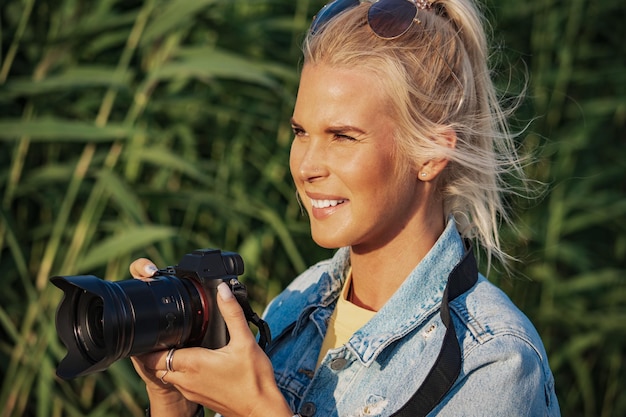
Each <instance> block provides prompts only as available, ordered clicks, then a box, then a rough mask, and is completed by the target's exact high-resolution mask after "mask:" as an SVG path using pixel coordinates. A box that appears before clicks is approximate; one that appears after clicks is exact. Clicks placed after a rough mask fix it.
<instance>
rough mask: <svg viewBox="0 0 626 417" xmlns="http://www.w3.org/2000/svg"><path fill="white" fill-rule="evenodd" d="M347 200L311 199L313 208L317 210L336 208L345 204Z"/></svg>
mask: <svg viewBox="0 0 626 417" xmlns="http://www.w3.org/2000/svg"><path fill="white" fill-rule="evenodd" d="M345 202H346V200H318V199H313V198H312V199H311V206H312V207H313V208H317V209H324V208H329V207H336V206H338V205H339V204H342V203H345Z"/></svg>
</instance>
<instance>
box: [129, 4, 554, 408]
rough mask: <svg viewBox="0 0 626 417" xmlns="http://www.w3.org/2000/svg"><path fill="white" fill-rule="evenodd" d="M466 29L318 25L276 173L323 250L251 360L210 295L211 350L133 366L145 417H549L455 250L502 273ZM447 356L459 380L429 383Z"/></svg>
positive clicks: (487, 106)
mask: <svg viewBox="0 0 626 417" xmlns="http://www.w3.org/2000/svg"><path fill="white" fill-rule="evenodd" d="M481 24H482V23H481V19H480V15H479V13H478V12H477V10H476V7H475V5H474V4H473V3H472V2H471V0H442V1H439V0H436V1H434V2H432V3H431V2H429V1H418V2H417V3H414V2H413V1H408V0H380V1H379V2H377V3H374V4H373V5H372V4H371V3H368V2H365V3H362V4H360V3H359V1H357V0H338V1H336V2H334V3H331V4H329V5H327V6H326V7H325V8H324V9H322V11H321V12H320V13H319V14H318V16H317V18H316V19H315V21H314V23H313V27H312V28H311V30H310V32H309V34H308V36H307V38H306V40H305V43H304V57H305V60H304V66H303V70H302V76H301V83H300V87H299V91H298V97H297V102H296V105H295V109H294V112H293V118H292V126H293V130H294V136H295V137H294V141H293V144H292V149H291V156H290V168H291V172H292V176H293V179H294V182H295V185H296V188H297V192H298V196H299V198H300V199H301V202H302V205H303V207H304V208H305V209H306V212H307V214H308V215H309V219H310V223H311V232H312V236H313V239H314V240H315V242H317V243H318V244H319V245H321V246H323V247H326V248H338V251H337V252H336V254H335V256H334V257H333V258H332V259H329V260H327V261H323V262H321V263H319V264H317V265H315V266H313V267H311V268H310V269H309V270H308V271H306V272H304V273H303V274H302V275H301V276H299V277H298V278H296V280H295V281H294V282H293V283H292V284H291V285H290V286H289V287H288V288H287V289H286V290H285V291H284V292H283V293H282V294H280V295H279V296H278V297H277V298H276V299H275V300H274V301H273V302H272V303H271V304H270V306H269V307H268V309H267V311H266V314H265V318H266V320H267V322H268V323H269V325H270V328H271V331H272V334H273V335H274V341H273V342H272V343H271V344H270V346H269V347H268V349H267V356H266V354H265V353H264V352H262V351H261V349H260V348H259V347H258V346H257V345H256V343H255V340H254V338H253V337H252V335H251V333H250V331H249V329H248V326H247V323H246V321H245V318H244V317H243V313H242V311H241V309H240V308H239V305H238V304H237V302H236V301H235V300H234V299H233V297H232V294H231V293H230V290H229V289H228V287H227V286H225V285H221V286H220V288H219V297H218V301H219V307H220V310H221V311H222V313H223V315H224V318H225V320H226V323H227V326H228V328H229V331H230V334H231V341H230V342H229V344H228V345H227V346H226V347H224V348H222V349H218V350H215V351H210V350H207V349H203V348H187V349H180V350H176V351H174V350H171V351H170V352H168V353H166V352H159V353H153V354H149V355H144V356H142V357H140V358H135V359H134V362H135V366H136V368H137V370H138V372H139V373H140V374H141V376H142V378H143V379H144V380H145V381H146V385H147V390H148V394H149V399H150V403H151V415H152V416H155V417H158V416H192V415H201V407H199V406H198V404H202V405H205V406H207V407H209V408H210V409H213V410H216V411H218V412H220V413H221V414H223V415H225V416H228V417H232V416H273V417H282V416H284V417H290V416H293V415H294V413H299V415H302V416H314V415H315V416H366V415H368V416H390V415H394V413H396V412H397V411H398V410H400V409H401V408H402V407H403V406H405V404H407V403H409V404H415V403H416V401H415V398H417V397H420V395H421V396H422V397H424V396H425V397H433V399H432V401H431V404H428V405H427V406H424V407H425V408H424V409H423V410H420V411H419V412H418V411H415V412H409V414H404V415H418V414H420V413H423V414H427V413H429V412H430V415H433V416H434V415H437V416H459V415H466V416H482V415H488V416H548V415H549V416H558V415H559V408H558V403H557V400H556V396H555V393H554V386H553V378H552V374H551V372H550V369H549V366H548V363H547V357H546V353H545V351H544V348H543V345H542V342H541V340H540V338H539V336H538V334H537V333H536V331H535V330H534V328H533V326H532V324H531V323H530V322H529V321H528V319H527V318H526V317H525V316H524V315H523V314H522V313H521V312H520V311H519V310H517V309H516V308H515V307H514V306H513V305H512V303H511V302H510V300H509V299H508V298H506V296H504V295H503V294H502V293H501V292H500V291H499V290H498V289H496V288H495V287H494V286H492V285H491V284H489V283H488V282H487V281H486V279H485V278H484V277H483V276H482V275H480V276H479V275H478V274H477V272H476V270H475V262H474V261H473V258H472V255H471V252H472V249H471V248H468V247H467V246H466V244H465V242H466V241H469V240H472V241H474V242H475V243H476V244H477V245H480V246H481V247H482V248H483V249H484V251H485V252H486V253H487V255H488V256H489V257H496V258H498V259H500V260H506V255H505V254H504V253H503V252H502V251H501V249H500V245H499V239H498V234H497V225H498V222H499V221H501V220H507V216H506V213H505V212H504V209H503V203H502V200H501V194H502V193H503V192H505V191H507V189H506V185H505V184H504V182H503V177H504V176H505V175H511V174H513V175H515V176H517V177H518V178H520V177H523V174H522V171H521V167H520V161H519V159H518V157H517V155H516V153H515V150H514V146H513V143H512V141H511V138H510V137H509V136H508V135H507V130H506V124H505V120H504V114H503V111H502V110H501V107H500V106H499V104H498V101H497V98H496V94H495V91H494V86H493V84H492V82H491V80H490V79H489V69H488V67H487V57H488V50H487V44H486V39H485V35H484V31H483V28H482V26H481ZM459 266H460V267H459ZM155 270H156V267H155V266H154V265H153V264H152V263H150V262H149V261H147V260H138V261H136V262H135V263H133V265H132V266H131V272H132V273H133V276H135V277H138V278H141V277H147V276H150V275H151V274H152V273H153V272H154V271H155ZM464 280H465V281H467V282H468V283H469V284H468V285H467V288H463V289H460V290H458V289H455V288H453V281H454V282H456V281H459V282H461V281H464ZM448 281H450V284H449V285H448V286H446V284H447V283H448ZM450 335H451V336H450ZM447 348H450V349H452V352H456V353H453V354H452V355H451V356H452V357H453V358H454V357H457V356H458V360H457V362H458V364H457V366H458V369H453V370H452V371H450V372H448V371H447V368H446V370H443V371H432V372H431V369H433V368H437V366H439V365H440V362H439V361H438V360H437V358H438V356H447V355H448V354H447V353H446V354H443V353H441V354H440V352H443V351H444V350H445V351H446V352H448V351H447V350H446V349H447ZM268 357H269V358H268ZM452 362H454V361H452ZM437 369H439V370H440V369H441V368H437ZM439 374H444V375H451V376H448V377H447V379H448V380H447V381H444V382H445V383H443V384H441V382H442V381H441V379H442V377H441V376H439ZM443 379H445V378H443ZM439 385H445V388H443V390H442V391H433V390H435V389H436V388H435V387H436V386H439ZM418 390H419V392H420V394H418V393H417V391H418ZM424 393H426V394H425V395H424ZM412 398H413V399H412ZM411 407H413V405H411ZM419 407H422V405H419ZM410 410H416V409H415V408H410Z"/></svg>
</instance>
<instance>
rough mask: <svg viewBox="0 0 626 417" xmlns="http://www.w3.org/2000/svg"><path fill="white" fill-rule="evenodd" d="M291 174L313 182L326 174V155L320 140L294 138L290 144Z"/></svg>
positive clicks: (301, 179) (299, 178)
mask: <svg viewBox="0 0 626 417" xmlns="http://www.w3.org/2000/svg"><path fill="white" fill-rule="evenodd" d="M289 159H290V164H289V165H290V168H291V175H292V176H293V177H294V178H297V179H298V180H300V181H305V182H313V181H316V180H318V179H320V178H323V177H325V176H326V175H328V166H327V164H326V155H325V151H324V146H323V144H322V143H321V141H316V140H313V139H311V138H307V139H306V140H301V139H298V138H296V139H295V140H294V142H293V143H292V145H291V154H290V157H289Z"/></svg>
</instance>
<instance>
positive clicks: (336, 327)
mask: <svg viewBox="0 0 626 417" xmlns="http://www.w3.org/2000/svg"><path fill="white" fill-rule="evenodd" d="M351 285H352V272H349V273H348V277H347V279H346V282H345V283H344V285H343V289H342V290H341V296H340V297H339V299H338V300H337V306H336V307H335V311H333V314H332V315H331V316H330V319H329V320H328V329H327V330H326V336H324V342H323V343H322V349H321V350H320V354H319V356H318V358H317V366H319V365H320V363H322V360H323V359H324V356H326V353H327V352H328V351H329V350H330V349H335V348H338V347H339V346H342V345H344V344H345V343H346V342H347V341H348V340H350V338H351V337H352V335H353V334H354V333H355V332H356V331H357V330H359V329H360V328H361V327H363V325H365V323H367V322H368V321H369V320H370V319H371V318H372V317H374V314H376V312H375V311H371V310H367V309H365V308H362V307H359V306H357V305H354V304H352V303H351V302H350V301H348V292H349V290H350V286H351Z"/></svg>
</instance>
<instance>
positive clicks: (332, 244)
mask: <svg viewBox="0 0 626 417" xmlns="http://www.w3.org/2000/svg"><path fill="white" fill-rule="evenodd" d="M312 237H313V241H314V242H315V243H316V244H317V245H318V246H320V247H322V248H324V249H339V248H342V247H344V246H349V245H350V243H348V242H345V241H344V240H342V239H339V238H337V237H332V236H328V235H322V236H320V234H316V233H312Z"/></svg>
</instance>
